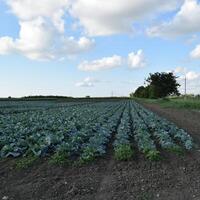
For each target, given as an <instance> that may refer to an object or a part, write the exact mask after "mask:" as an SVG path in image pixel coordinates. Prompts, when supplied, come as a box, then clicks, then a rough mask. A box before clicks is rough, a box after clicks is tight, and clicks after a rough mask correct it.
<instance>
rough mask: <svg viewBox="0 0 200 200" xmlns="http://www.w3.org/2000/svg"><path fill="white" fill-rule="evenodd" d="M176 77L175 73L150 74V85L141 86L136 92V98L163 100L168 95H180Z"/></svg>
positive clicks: (148, 80)
mask: <svg viewBox="0 0 200 200" xmlns="http://www.w3.org/2000/svg"><path fill="white" fill-rule="evenodd" d="M176 78H177V77H176V76H174V74H173V73H165V72H162V73H159V72H157V73H154V74H150V75H149V77H148V78H147V79H146V81H147V83H148V85H147V86H146V87H144V86H140V87H138V89H137V90H136V91H135V93H134V96H135V97H139V98H152V99H154V98H162V97H166V96H168V95H179V92H178V87H179V86H180V85H179V84H178V83H177V81H176Z"/></svg>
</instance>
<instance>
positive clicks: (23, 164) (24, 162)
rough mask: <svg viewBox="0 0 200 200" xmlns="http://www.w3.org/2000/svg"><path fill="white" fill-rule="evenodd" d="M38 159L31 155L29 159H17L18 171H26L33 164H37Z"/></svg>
mask: <svg viewBox="0 0 200 200" xmlns="http://www.w3.org/2000/svg"><path fill="white" fill-rule="evenodd" d="M37 159H38V158H37V157H36V156H33V155H29V156H27V157H24V158H20V159H17V160H16V163H15V166H16V169H26V168H28V167H30V166H32V165H33V163H34V162H36V160H37Z"/></svg>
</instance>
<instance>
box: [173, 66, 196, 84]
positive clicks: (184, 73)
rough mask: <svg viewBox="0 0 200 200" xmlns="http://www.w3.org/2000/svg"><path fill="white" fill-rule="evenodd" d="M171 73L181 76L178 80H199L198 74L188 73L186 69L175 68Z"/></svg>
mask: <svg viewBox="0 0 200 200" xmlns="http://www.w3.org/2000/svg"><path fill="white" fill-rule="evenodd" d="M173 72H175V73H176V74H181V76H180V77H179V80H184V79H185V77H186V78H187V80H189V81H192V80H195V79H198V78H200V73H199V72H195V71H190V70H188V69H187V68H186V67H176V68H175V70H173Z"/></svg>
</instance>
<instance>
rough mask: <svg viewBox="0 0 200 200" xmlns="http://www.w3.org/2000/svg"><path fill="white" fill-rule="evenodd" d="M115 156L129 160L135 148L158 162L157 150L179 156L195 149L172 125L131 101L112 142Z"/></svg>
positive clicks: (188, 136) (183, 133) (182, 132)
mask: <svg viewBox="0 0 200 200" xmlns="http://www.w3.org/2000/svg"><path fill="white" fill-rule="evenodd" d="M113 146H114V150H115V157H116V158H117V159H119V160H127V159H130V158H131V157H132V156H133V155H134V149H138V150H139V151H140V152H142V153H143V154H144V155H145V156H146V157H147V158H148V159H150V160H158V159H160V150H161V149H163V150H167V151H171V152H174V153H177V154H182V153H183V151H184V149H185V150H191V149H192V148H193V147H194V142H193V139H192V137H191V136H190V135H189V134H188V133H187V132H186V131H184V130H183V129H179V128H178V127H177V126H176V125H175V124H173V123H171V122H169V121H167V120H166V119H164V118H161V117H159V116H158V115H156V114H155V113H153V112H151V111H149V110H147V109H145V108H144V107H143V106H141V105H139V104H138V103H136V102H134V101H130V102H129V108H128V107H127V108H126V109H125V111H124V113H123V116H122V119H121V123H120V125H119V127H118V131H117V134H116V136H115V141H114V144H113Z"/></svg>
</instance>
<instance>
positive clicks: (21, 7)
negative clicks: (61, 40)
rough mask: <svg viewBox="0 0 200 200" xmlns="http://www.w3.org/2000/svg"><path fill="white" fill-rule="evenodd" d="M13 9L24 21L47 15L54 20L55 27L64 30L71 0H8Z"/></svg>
mask: <svg viewBox="0 0 200 200" xmlns="http://www.w3.org/2000/svg"><path fill="white" fill-rule="evenodd" d="M7 4H8V5H9V6H10V8H11V11H12V13H13V14H15V15H16V16H17V17H18V18H19V19H20V20H22V21H29V20H33V19H35V18H37V17H38V16H40V17H47V18H50V19H51V20H52V22H53V23H54V25H55V27H57V29H58V30H59V31H61V32H63V31H64V20H63V19H62V18H63V16H64V13H65V11H67V9H68V8H69V5H70V1H69V0H42V1H37V0H7Z"/></svg>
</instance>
